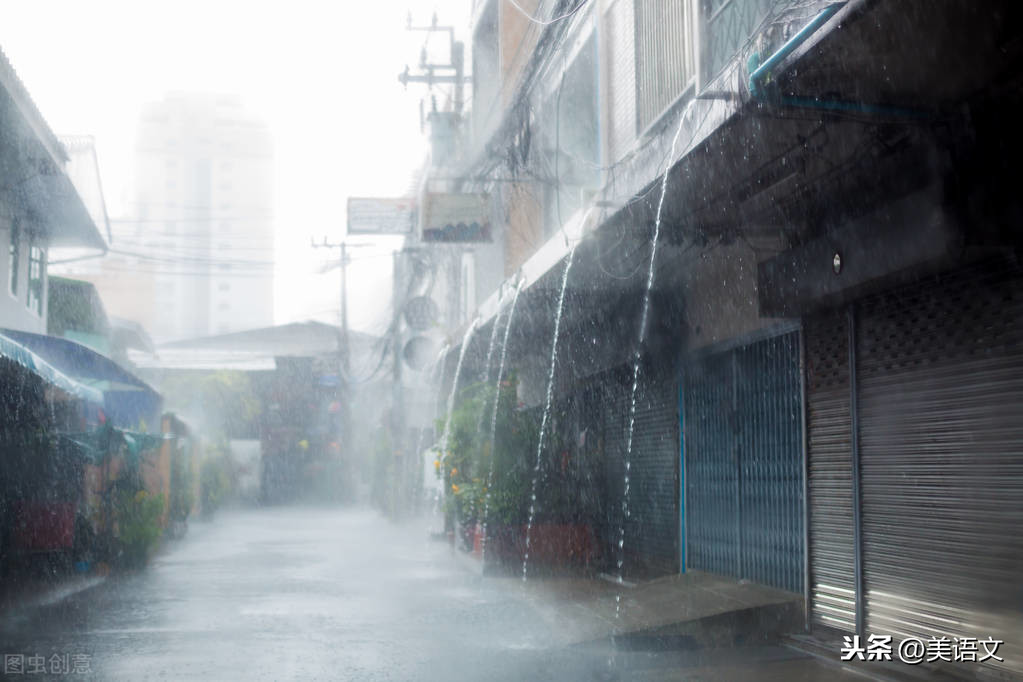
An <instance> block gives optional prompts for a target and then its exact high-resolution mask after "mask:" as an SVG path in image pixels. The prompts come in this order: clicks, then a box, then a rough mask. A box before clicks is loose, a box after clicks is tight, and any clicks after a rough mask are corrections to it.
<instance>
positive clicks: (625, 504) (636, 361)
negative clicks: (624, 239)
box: [615, 116, 686, 619]
mask: <svg viewBox="0 0 1023 682" xmlns="http://www.w3.org/2000/svg"><path fill="white" fill-rule="evenodd" d="M685 121H686V117H685V116H682V117H681V119H680V120H679V122H678V130H676V131H675V137H674V138H673V139H672V141H671V152H670V153H669V154H668V167H667V168H665V169H664V176H663V177H662V178H661V198H660V201H658V202H657V214H656V216H655V218H654V236H653V243H652V244H651V246H650V264H649V266H648V268H647V274H646V289H645V290H644V292H643V311H642V314H641V315H640V319H639V342H638V343H637V344H636V351H635V353H634V354H633V358H632V396H631V398H630V401H629V430H628V435H627V437H626V440H625V463H624V464H625V466H624V470H625V473H624V477H623V481H622V520H621V522H620V524H619V526H618V584H619V585H621V584H622V582H623V581H624V579H625V573H624V571H625V522H626V521H627V520H628V518H629V479H630V470H631V469H632V436H633V433H634V432H635V428H636V389H637V388H638V387H639V368H640V361H641V360H642V355H643V342H644V341H645V340H646V327H647V318H648V317H649V315H650V291H651V290H652V289H653V286H654V274H655V270H656V263H657V244H658V241H659V239H660V236H661V211H662V209H663V208H664V196H665V195H666V194H667V193H668V171H669V170H671V162H672V160H673V159H674V158H675V146H676V145H677V144H678V138H679V136H680V135H681V134H682V128H683V126H684V124H685ZM621 615H622V591H621V588H619V589H618V594H617V595H616V596H615V618H616V619H620V618H621Z"/></svg>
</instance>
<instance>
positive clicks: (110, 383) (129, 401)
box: [0, 329, 163, 429]
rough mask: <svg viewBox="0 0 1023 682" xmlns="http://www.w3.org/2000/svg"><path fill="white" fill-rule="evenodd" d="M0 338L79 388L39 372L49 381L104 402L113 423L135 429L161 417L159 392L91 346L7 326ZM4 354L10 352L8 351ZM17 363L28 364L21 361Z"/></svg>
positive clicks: (105, 410) (120, 426)
mask: <svg viewBox="0 0 1023 682" xmlns="http://www.w3.org/2000/svg"><path fill="white" fill-rule="evenodd" d="M0 340H2V342H5V343H6V344H7V345H13V346H15V347H16V348H20V349H21V350H20V351H16V352H20V353H21V354H22V355H26V354H27V356H31V359H32V361H33V362H34V363H35V364H36V365H38V364H42V365H45V366H46V367H49V368H50V372H51V374H55V375H59V376H60V377H61V378H62V380H63V381H64V382H65V385H66V386H74V387H77V388H76V390H70V388H65V385H61V384H59V383H57V381H54V380H51V379H50V378H49V376H47V375H43V374H41V373H40V372H38V371H37V373H39V374H40V375H41V376H44V378H46V379H47V381H51V383H53V384H55V385H57V386H58V387H59V388H62V389H64V390H66V391H68V392H69V393H72V394H74V395H76V396H78V397H81V398H84V399H85V400H89V401H91V402H95V403H97V404H99V405H102V406H103V410H104V412H106V415H107V417H108V418H109V419H110V421H111V422H112V423H113V425H114V426H117V427H119V428H122V429H133V428H137V427H138V426H139V424H140V422H143V421H148V420H156V419H159V416H160V411H161V408H162V406H163V405H162V404H163V399H162V398H161V397H160V394H159V393H158V392H157V391H156V390H155V389H153V387H152V386H150V385H149V384H147V383H146V382H144V381H142V380H141V379H139V378H138V377H137V376H135V375H134V374H132V373H131V372H130V371H128V370H127V369H125V368H124V367H121V366H120V365H118V364H117V363H116V362H114V361H113V360H111V359H110V358H108V357H106V356H105V355H102V354H100V353H97V352H96V351H94V350H92V349H91V348H88V347H86V346H83V345H81V344H79V343H75V342H74V341H71V340H70V339H63V338H60V337H57V336H45V335H42V334H31V333H29V332H22V331H13V330H7V329H4V330H0ZM4 348H6V346H4ZM3 354H4V355H7V353H6V352H3ZM18 362H19V363H20V364H23V365H24V364H25V363H24V362H21V361H20V360H18ZM25 366H26V367H29V365H25ZM31 368H32V367H30V369H31ZM34 371H35V370H34Z"/></svg>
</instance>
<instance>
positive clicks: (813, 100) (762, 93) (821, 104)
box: [747, 2, 927, 118]
mask: <svg viewBox="0 0 1023 682" xmlns="http://www.w3.org/2000/svg"><path fill="white" fill-rule="evenodd" d="M845 5H846V3H845V2H840V3H836V4H834V5H828V6H827V7H825V8H824V9H823V10H821V11H820V13H819V14H817V16H815V17H814V18H813V19H812V20H811V21H810V23H808V24H807V25H806V26H804V27H803V28H801V29H800V30H799V31H798V32H797V33H796V34H795V35H794V36H792V37H791V38H789V39H788V40H787V41H786V42H785V44H784V45H782V46H781V47H780V48H778V50H777V51H776V52H775V53H774V54H772V55H771V56H770V57H768V58H767V60H766V61H765V62H764V63H763V64H761V63H760V54H759V53H757V52H754V53H753V54H752V55H750V58H749V61H748V62H747V68H748V70H749V71H750V76H749V91H750V94H751V95H752V96H753V99H755V100H757V101H759V102H764V103H770V104H774V105H777V106H782V107H791V108H796V109H819V110H822V111H836V112H853V113H859V114H873V115H881V116H896V117H900V118H923V117H925V116H927V114H925V113H923V112H920V111H914V110H912V109H903V108H900V107H891V106H885V105H880V104H866V103H863V102H850V101H847V100H835V99H821V98H819V97H797V96H783V97H777V96H775V97H772V96H771V93H769V91H768V85H769V81H770V79H771V76H772V72H773V70H774V69H775V68H776V67H777V66H779V65H780V64H781V63H782V62H783V61H785V58H786V57H788V56H789V55H791V54H792V53H793V52H795V51H796V49H797V48H798V47H799V46H800V45H802V44H803V43H804V42H806V40H807V39H808V38H809V37H810V36H811V35H813V34H814V33H815V32H816V31H817V30H818V29H819V28H820V27H821V26H823V25H824V24H825V23H827V22H828V20H829V19H831V18H832V17H833V16H835V14H836V13H837V12H838V10H840V9H842V7H844V6H845Z"/></svg>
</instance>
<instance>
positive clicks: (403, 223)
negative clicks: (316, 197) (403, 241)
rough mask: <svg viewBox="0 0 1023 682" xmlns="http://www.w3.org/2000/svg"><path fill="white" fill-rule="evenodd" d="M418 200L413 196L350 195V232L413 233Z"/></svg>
mask: <svg viewBox="0 0 1023 682" xmlns="http://www.w3.org/2000/svg"><path fill="white" fill-rule="evenodd" d="M415 224H416V202H415V199H413V198H411V197H398V198H394V199H378V198H368V197H348V234H397V235H405V234H412V229H413V228H414V227H415Z"/></svg>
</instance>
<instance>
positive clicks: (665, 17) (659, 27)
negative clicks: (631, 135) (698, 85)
mask: <svg viewBox="0 0 1023 682" xmlns="http://www.w3.org/2000/svg"><path fill="white" fill-rule="evenodd" d="M695 19H696V12H694V11H693V5H692V3H691V2H689V1H688V0H679V1H678V2H663V0H636V121H637V125H638V132H643V131H644V130H646V129H647V128H649V127H650V126H651V125H653V124H654V123H655V122H656V121H657V120H658V119H659V118H661V115H662V114H664V112H665V111H666V110H667V109H668V108H669V107H670V106H671V105H672V104H674V103H675V101H676V100H678V98H679V97H681V96H682V95H683V94H685V92H686V90H687V89H688V88H689V87H690V85H693V84H695V82H696V51H695V50H694V49H693V46H694V44H695V40H694V37H695V35H696V21H695Z"/></svg>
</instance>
